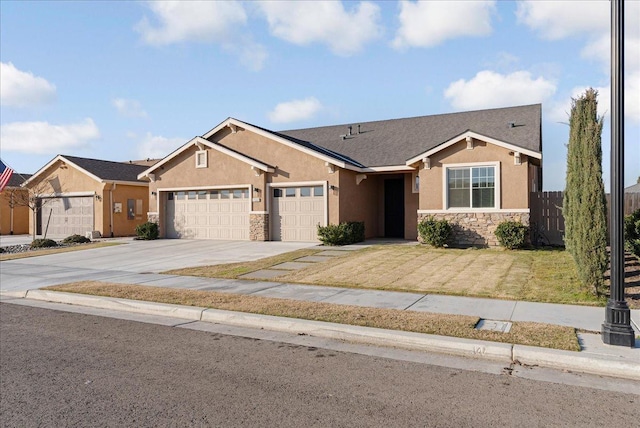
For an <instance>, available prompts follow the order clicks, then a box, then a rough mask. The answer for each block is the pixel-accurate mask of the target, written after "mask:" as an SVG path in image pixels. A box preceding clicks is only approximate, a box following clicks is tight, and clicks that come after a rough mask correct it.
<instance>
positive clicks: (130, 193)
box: [95, 182, 149, 236]
mask: <svg viewBox="0 0 640 428" xmlns="http://www.w3.org/2000/svg"><path fill="white" fill-rule="evenodd" d="M103 186H104V189H103V190H102V193H101V195H102V197H101V199H102V201H99V202H100V203H99V204H98V203H96V208H95V209H96V224H99V225H101V226H100V229H98V230H100V233H101V234H102V236H110V235H111V219H112V218H113V235H114V236H134V235H135V234H136V226H138V225H139V224H142V223H144V222H146V221H147V212H148V211H149V192H148V189H147V187H146V186H133V185H128V184H122V183H115V187H114V186H113V183H109V182H107V183H104V184H103ZM129 199H133V200H134V204H135V205H136V208H135V212H134V218H133V219H130V218H129V216H128V214H127V202H128V200H129ZM139 200H141V201H142V209H141V210H138V207H137V204H138V201H139ZM116 203H119V204H122V205H121V206H122V211H121V212H119V213H116V212H114V213H113V216H112V214H111V210H113V207H114V204H116Z"/></svg>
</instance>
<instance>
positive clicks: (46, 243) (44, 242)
mask: <svg viewBox="0 0 640 428" xmlns="http://www.w3.org/2000/svg"><path fill="white" fill-rule="evenodd" d="M57 246H58V244H57V243H56V241H54V240H53V239H34V240H33V242H32V243H31V248H50V247H57Z"/></svg>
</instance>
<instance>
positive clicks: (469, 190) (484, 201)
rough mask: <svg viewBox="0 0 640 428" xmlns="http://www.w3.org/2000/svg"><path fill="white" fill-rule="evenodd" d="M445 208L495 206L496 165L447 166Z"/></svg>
mask: <svg viewBox="0 0 640 428" xmlns="http://www.w3.org/2000/svg"><path fill="white" fill-rule="evenodd" d="M447 192H448V198H447V200H448V207H447V208H496V199H497V197H496V167H495V166H471V167H455V168H447Z"/></svg>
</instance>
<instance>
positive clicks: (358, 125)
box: [358, 124, 360, 134]
mask: <svg viewBox="0 0 640 428" xmlns="http://www.w3.org/2000/svg"><path fill="white" fill-rule="evenodd" d="M359 133H360V124H358V134H359Z"/></svg>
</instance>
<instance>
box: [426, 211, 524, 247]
mask: <svg viewBox="0 0 640 428" xmlns="http://www.w3.org/2000/svg"><path fill="white" fill-rule="evenodd" d="M429 217H434V218H435V219H436V220H442V219H445V220H447V221H448V222H449V223H451V226H453V233H452V236H451V238H450V242H451V244H453V245H454V246H456V247H499V246H500V243H499V242H498V238H496V235H495V231H496V228H497V227H498V225H499V224H500V223H502V222H504V221H516V222H520V223H522V224H524V225H525V226H529V213H528V212H507V211H505V212H497V213H469V212H464V213H453V212H450V213H435V214H424V213H420V214H418V223H420V222H421V221H422V220H425V219H427V218H429ZM528 238H529V237H528V236H527V241H529V239H528ZM418 240H420V238H419V237H418Z"/></svg>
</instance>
